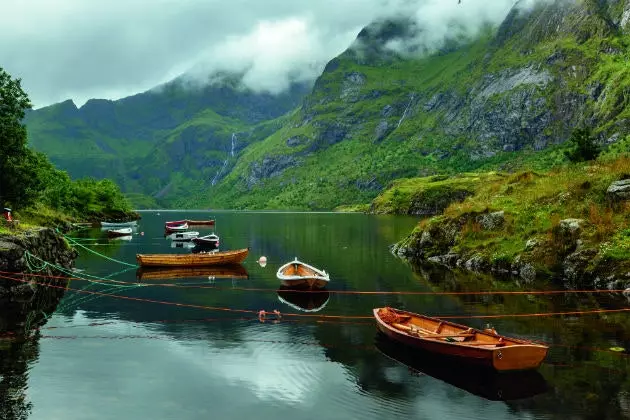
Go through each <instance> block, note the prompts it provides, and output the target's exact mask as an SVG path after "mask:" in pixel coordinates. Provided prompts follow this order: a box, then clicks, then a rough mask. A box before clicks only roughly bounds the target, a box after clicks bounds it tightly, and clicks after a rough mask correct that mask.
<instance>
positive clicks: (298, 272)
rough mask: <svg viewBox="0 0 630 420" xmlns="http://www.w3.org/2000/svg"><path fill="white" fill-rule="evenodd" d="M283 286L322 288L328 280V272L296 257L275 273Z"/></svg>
mask: <svg viewBox="0 0 630 420" xmlns="http://www.w3.org/2000/svg"><path fill="white" fill-rule="evenodd" d="M276 276H277V277H278V279H280V280H281V281H282V285H283V286H287V287H302V288H308V289H322V288H324V287H326V286H327V285H328V283H329V282H330V277H329V275H328V273H326V272H325V271H323V270H320V269H318V268H315V267H313V266H310V265H308V264H305V263H303V262H301V261H298V259H297V258H296V259H295V260H294V261H291V262H290V263H286V264H285V265H283V266H282V267H280V268H279V269H278V272H277V274H276Z"/></svg>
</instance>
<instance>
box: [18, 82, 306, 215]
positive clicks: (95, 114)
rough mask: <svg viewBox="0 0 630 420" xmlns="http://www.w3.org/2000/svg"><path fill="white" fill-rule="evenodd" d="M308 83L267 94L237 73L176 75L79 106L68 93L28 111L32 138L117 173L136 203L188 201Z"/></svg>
mask: <svg viewBox="0 0 630 420" xmlns="http://www.w3.org/2000/svg"><path fill="white" fill-rule="evenodd" d="M308 88H309V86H308V85H307V84H295V85H293V86H292V87H291V88H290V89H289V90H288V91H287V92H284V93H282V94H279V95H270V94H266V93H256V92H253V91H251V90H249V89H246V88H245V87H243V86H242V84H241V82H240V78H239V77H238V75H224V76H223V78H222V79H221V80H219V81H218V82H216V83H214V84H211V85H208V86H205V87H201V86H192V85H190V83H189V82H186V81H185V79H177V80H175V81H173V82H170V83H168V84H166V85H164V86H160V87H158V88H156V89H153V90H151V91H148V92H145V93H142V94H138V95H135V96H131V97H128V98H124V99H121V100H118V101H108V100H90V101H88V102H87V103H86V104H85V105H84V106H82V107H81V108H77V107H76V106H75V105H74V103H72V101H66V102H63V103H60V104H56V105H52V106H50V107H46V108H43V109H39V110H35V111H31V112H29V113H28V114H27V116H26V119H25V122H26V124H27V126H28V128H29V141H30V144H31V146H32V147H33V148H35V149H36V150H39V151H42V152H44V153H45V154H46V155H47V156H49V157H50V159H51V160H52V161H53V162H54V163H56V164H57V165H58V166H59V167H61V168H63V169H65V170H67V171H68V172H69V173H70V174H71V175H73V176H75V177H84V176H90V177H95V178H113V179H115V181H116V182H117V183H118V184H119V185H120V186H121V188H122V189H123V191H124V192H126V193H128V194H131V196H132V197H134V202H135V203H136V204H137V205H139V206H143V207H144V206H145V205H151V206H153V205H159V206H169V205H170V204H171V202H173V201H174V200H176V199H178V198H182V199H183V202H184V203H185V204H184V206H186V207H187V206H189V205H191V203H192V202H191V201H190V199H189V198H190V197H189V192H190V191H191V190H194V189H196V188H199V187H200V186H204V187H205V188H208V187H210V186H211V185H212V181H213V180H214V181H215V183H216V182H217V181H218V180H220V179H221V178H222V177H223V176H225V175H226V174H227V173H228V172H229V170H230V168H231V165H230V162H233V161H235V160H236V158H237V157H238V153H239V152H240V151H241V150H242V149H243V148H245V147H246V146H247V145H248V144H249V143H251V142H253V141H256V140H259V139H261V138H264V137H266V136H268V135H269V134H270V133H271V132H272V131H273V130H275V128H274V127H277V124H278V123H277V122H276V123H275V124H276V125H274V124H273V123H268V122H269V121H273V120H275V119H277V118H279V117H281V116H282V115H283V114H284V113H286V112H287V111H289V110H291V109H293V108H294V107H296V106H297V105H298V104H299V101H300V100H301V98H302V97H303V95H304V94H305V93H306V92H307V89H308ZM233 134H235V142H234V143H235V144H234V150H233V149H232V138H233ZM232 152H233V153H232ZM228 155H229V156H228ZM226 159H227V160H228V162H227V163H226ZM193 206H194V205H193Z"/></svg>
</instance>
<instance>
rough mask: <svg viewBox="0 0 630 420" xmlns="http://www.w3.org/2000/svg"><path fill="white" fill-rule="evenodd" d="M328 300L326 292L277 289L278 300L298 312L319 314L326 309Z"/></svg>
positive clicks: (328, 293) (287, 288)
mask: <svg viewBox="0 0 630 420" xmlns="http://www.w3.org/2000/svg"><path fill="white" fill-rule="evenodd" d="M329 299H330V292H328V291H327V290H317V291H304V290H296V289H292V288H290V287H286V286H281V287H280V288H279V289H278V300H279V301H280V302H282V303H284V304H285V305H288V306H289V307H291V308H293V309H296V310H298V311H300V312H319V311H321V310H322V309H324V308H325V307H326V304H327V303H328V300H329Z"/></svg>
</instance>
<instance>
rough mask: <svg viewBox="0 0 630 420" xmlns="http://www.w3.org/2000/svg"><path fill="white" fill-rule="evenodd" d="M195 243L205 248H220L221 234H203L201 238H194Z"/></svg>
mask: <svg viewBox="0 0 630 420" xmlns="http://www.w3.org/2000/svg"><path fill="white" fill-rule="evenodd" d="M192 241H193V242H194V243H195V244H197V245H199V246H200V247H205V248H218V247H219V236H217V235H215V234H214V233H211V234H210V235H206V236H202V237H201V238H194V239H193V240H192Z"/></svg>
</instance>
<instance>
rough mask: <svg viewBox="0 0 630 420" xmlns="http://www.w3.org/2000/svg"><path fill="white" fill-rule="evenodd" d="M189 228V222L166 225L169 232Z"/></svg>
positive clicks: (182, 230)
mask: <svg viewBox="0 0 630 420" xmlns="http://www.w3.org/2000/svg"><path fill="white" fill-rule="evenodd" d="M187 230H188V223H184V224H183V225H172V226H166V231H167V232H184V231H187Z"/></svg>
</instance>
